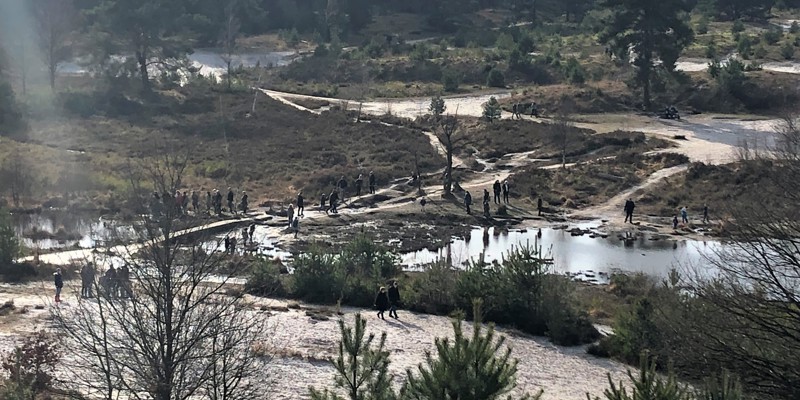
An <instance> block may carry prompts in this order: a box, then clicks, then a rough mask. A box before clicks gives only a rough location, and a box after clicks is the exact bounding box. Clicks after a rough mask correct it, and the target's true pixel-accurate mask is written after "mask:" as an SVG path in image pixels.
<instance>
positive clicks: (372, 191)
mask: <svg viewBox="0 0 800 400" xmlns="http://www.w3.org/2000/svg"><path fill="white" fill-rule="evenodd" d="M369 193H370V194H375V174H373V173H372V171H369Z"/></svg>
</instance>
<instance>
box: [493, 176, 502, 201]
mask: <svg viewBox="0 0 800 400" xmlns="http://www.w3.org/2000/svg"><path fill="white" fill-rule="evenodd" d="M502 187H503V186H502V185H501V184H500V181H499V180H496V181H494V185H492V190H493V191H494V203H495V204H500V192H501V191H502V190H503V189H502Z"/></svg>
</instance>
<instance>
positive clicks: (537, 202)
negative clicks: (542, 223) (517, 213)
mask: <svg viewBox="0 0 800 400" xmlns="http://www.w3.org/2000/svg"><path fill="white" fill-rule="evenodd" d="M542 208H544V206H543V205H542V198H541V197H539V200H536V210H537V211H539V216H540V217H541V216H542Z"/></svg>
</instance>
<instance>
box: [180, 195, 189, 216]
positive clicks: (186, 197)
mask: <svg viewBox="0 0 800 400" xmlns="http://www.w3.org/2000/svg"><path fill="white" fill-rule="evenodd" d="M182 200H183V202H182V203H181V212H183V214H188V213H189V201H190V200H191V198H190V197H189V192H187V191H185V190H184V191H183V198H182Z"/></svg>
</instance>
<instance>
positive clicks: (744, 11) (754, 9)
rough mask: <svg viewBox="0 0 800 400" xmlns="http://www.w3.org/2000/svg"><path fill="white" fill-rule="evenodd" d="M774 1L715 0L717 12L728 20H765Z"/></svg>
mask: <svg viewBox="0 0 800 400" xmlns="http://www.w3.org/2000/svg"><path fill="white" fill-rule="evenodd" d="M773 5H775V0H716V3H715V6H716V8H717V10H718V11H719V12H720V13H722V14H724V15H725V16H726V17H728V19H732V20H738V19H740V18H745V17H746V18H755V19H761V18H765V17H766V15H767V13H768V12H769V10H770V9H771V8H772V6H773Z"/></svg>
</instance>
